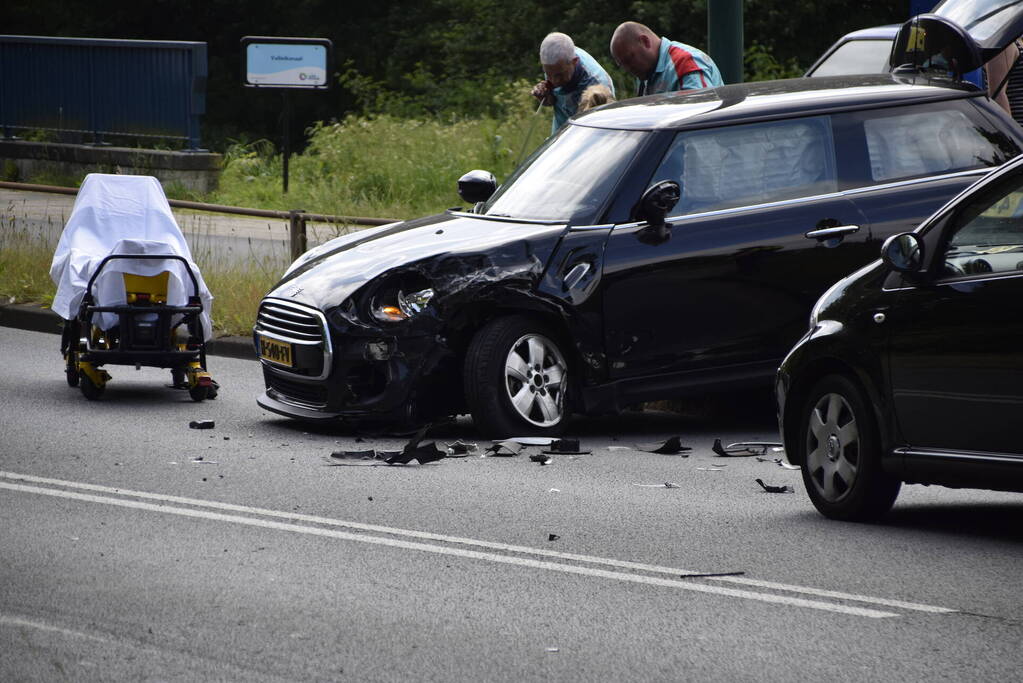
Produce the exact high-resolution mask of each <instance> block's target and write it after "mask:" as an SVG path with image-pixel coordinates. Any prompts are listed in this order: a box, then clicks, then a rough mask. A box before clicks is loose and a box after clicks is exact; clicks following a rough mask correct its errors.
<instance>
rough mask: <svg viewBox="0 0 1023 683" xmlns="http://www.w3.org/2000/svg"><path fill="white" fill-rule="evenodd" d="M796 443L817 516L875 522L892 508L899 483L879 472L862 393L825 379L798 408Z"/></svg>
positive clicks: (837, 378) (875, 438) (873, 427)
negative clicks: (799, 415)
mask: <svg viewBox="0 0 1023 683" xmlns="http://www.w3.org/2000/svg"><path fill="white" fill-rule="evenodd" d="M801 414H802V420H801V429H800V434H801V435H802V436H801V439H800V441H799V442H798V443H797V446H798V448H800V449H801V451H802V452H801V453H800V455H801V456H802V458H801V460H802V462H803V483H804V484H805V485H806V492H807V494H809V496H810V500H811V501H812V502H813V504H814V507H816V508H817V509H818V510H819V511H820V512H821V514H823V515H825V516H826V517H830V518H832V519H839V520H845V521H857V522H864V521H872V520H876V519H878V518H879V517H881V516H882V515H884V514H885V513H886V512H888V510H889V509H891V507H892V505H893V504H894V503H895V498H896V497H897V496H898V495H899V488H900V487H901V486H902V482H901V481H899V480H898V479H897V478H895V477H892V476H891V475H889V474H888V473H886V472H885V471H884V470H883V469H882V467H881V444H880V437H879V435H878V430H877V423H876V421H875V420H874V416H873V413H872V412H871V411H870V408H869V405H868V403H867V401H866V398H865V397H864V395H863V391H862V390H861V389H860V388H859V387H858V386H857V385H856V384H855V383H853V382H852V381H851V380H850V379H848V378H846V377H844V376H841V375H829V376H827V377H825V378H823V379H822V380H820V381H819V382H818V383H817V384H816V386H814V388H813V390H812V391H811V392H810V393H809V394H808V396H807V398H806V402H805V403H804V404H803V407H802V410H801Z"/></svg>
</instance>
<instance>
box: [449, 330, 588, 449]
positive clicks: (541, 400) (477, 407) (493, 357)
mask: <svg viewBox="0 0 1023 683" xmlns="http://www.w3.org/2000/svg"><path fill="white" fill-rule="evenodd" d="M556 340H557V337H556V336H555V335H554V334H553V333H552V332H551V331H550V330H549V329H548V328H547V326H545V325H543V324H542V323H539V322H537V321H534V320H531V319H529V318H526V317H523V316H511V317H507V318H498V319H496V320H493V321H491V322H490V323H488V324H487V325H486V326H484V327H483V329H481V330H480V331H479V332H477V333H476V336H475V337H473V340H472V343H471V344H470V345H469V350H468V352H467V353H466V357H465V371H464V382H465V396H466V401H467V402H468V404H469V410H470V412H471V413H472V418H473V422H474V423H475V424H476V426H477V428H478V429H479V430H480V431H481V432H483V433H484V434H487V435H490V436H494V437H508V436H518V435H525V434H541V435H553V434H558V433H560V431H561V430H562V428H563V427H564V424H565V421H566V419H567V418H568V402H567V400H566V398H567V389H568V386H569V384H568V382H569V373H568V363H567V362H566V360H565V356H564V354H563V353H562V352H561V348H560V346H559V343H558V341H556Z"/></svg>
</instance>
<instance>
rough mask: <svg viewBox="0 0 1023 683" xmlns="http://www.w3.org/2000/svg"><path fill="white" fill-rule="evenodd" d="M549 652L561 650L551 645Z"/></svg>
mask: <svg viewBox="0 0 1023 683" xmlns="http://www.w3.org/2000/svg"><path fill="white" fill-rule="evenodd" d="M547 652H561V650H560V649H559V648H556V647H549V648H547Z"/></svg>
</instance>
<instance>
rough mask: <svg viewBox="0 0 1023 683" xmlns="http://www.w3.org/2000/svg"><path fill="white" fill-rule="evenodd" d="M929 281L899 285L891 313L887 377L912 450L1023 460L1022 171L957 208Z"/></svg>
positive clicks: (930, 242) (938, 240) (936, 241)
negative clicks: (1022, 431)
mask: <svg viewBox="0 0 1023 683" xmlns="http://www.w3.org/2000/svg"><path fill="white" fill-rule="evenodd" d="M926 245H927V246H926V248H927V249H930V248H932V247H933V248H935V249H936V253H935V254H934V258H935V259H936V261H937V263H936V264H934V265H933V266H932V270H933V271H934V272H936V273H937V277H936V278H935V279H928V280H926V281H924V282H923V283H920V284H916V285H914V284H912V283H904V286H903V287H902V288H901V289H900V290H899V291H898V293H897V294H898V296H897V297H896V298H895V303H894V305H893V306H892V309H891V310H890V311H888V312H884V314H885V316H886V317H887V324H888V325H889V326H890V335H891V336H890V344H891V347H890V354H889V358H890V375H891V387H892V396H893V405H894V407H895V413H896V418H897V421H898V427H899V430H900V433H901V436H902V438H903V440H904V442H906V443H908V444H909V445H910V447H911V448H913V449H919V448H928V449H940V450H949V451H956V452H965V451H968V452H979V451H985V452H994V453H1023V438H1021V435H1020V429H1019V426H1018V425H1019V419H1020V416H1021V415H1023V173H1020V172H1018V171H1017V172H1014V173H1013V174H1012V175H1010V176H1008V177H1003V178H1000V179H998V182H996V183H992V184H991V185H990V186H988V187H987V188H985V189H984V190H983V191H981V192H978V193H977V194H975V195H974V196H973V197H972V198H971V199H970V200H969V201H967V202H965V203H964V204H962V205H961V206H960V207H958V208H957V210H956V212H955V213H954V214H953V215H952V216H951V218H950V219H949V221H948V223H947V225H945V226H944V229H943V230H942V231H941V234H937V235H931V234H929V235H927V236H926Z"/></svg>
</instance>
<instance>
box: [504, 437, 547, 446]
mask: <svg viewBox="0 0 1023 683" xmlns="http://www.w3.org/2000/svg"><path fill="white" fill-rule="evenodd" d="M505 440H506V441H514V442H515V443H517V444H521V445H523V446H550V445H551V443H552V442H553V441H554V439H552V438H551V437H549V436H513V437H512V438H510V439H505Z"/></svg>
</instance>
